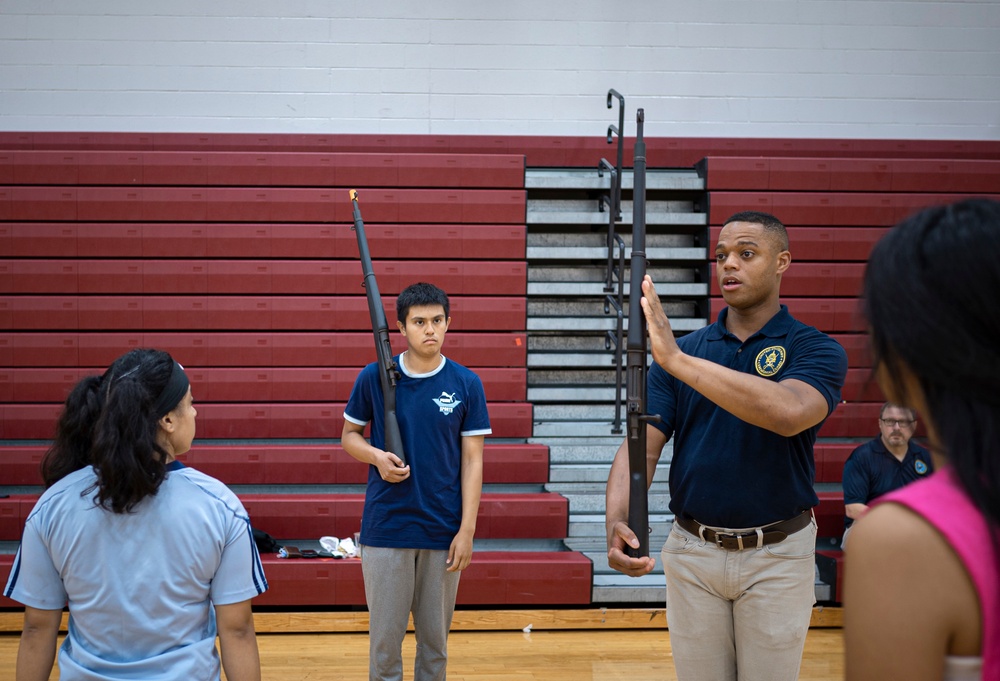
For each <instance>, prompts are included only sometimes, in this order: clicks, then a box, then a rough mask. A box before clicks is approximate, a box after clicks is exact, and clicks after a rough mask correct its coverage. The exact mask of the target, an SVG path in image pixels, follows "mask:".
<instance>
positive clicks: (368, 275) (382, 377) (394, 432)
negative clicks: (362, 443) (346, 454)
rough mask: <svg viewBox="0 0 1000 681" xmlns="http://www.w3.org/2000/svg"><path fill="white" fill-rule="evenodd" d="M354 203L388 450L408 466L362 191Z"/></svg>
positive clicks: (354, 194) (395, 373)
mask: <svg viewBox="0 0 1000 681" xmlns="http://www.w3.org/2000/svg"><path fill="white" fill-rule="evenodd" d="M351 203H352V204H354V231H355V232H357V236H358V253H359V254H360V256H361V271H362V272H363V273H364V275H365V278H364V282H363V283H362V285H363V286H364V287H365V294H366V295H367V296H368V314H369V316H370V317H371V320H372V333H374V335H375V353H376V355H377V356H378V370H379V381H380V383H381V384H382V400H383V402H384V404H385V451H387V452H392V453H393V454H395V455H396V456H398V457H399V459H400V461H402V462H403V465H404V466H405V465H406V456H405V455H404V453H403V438H402V436H401V435H400V433H399V421H397V420H396V380H397V379H398V378H399V373H398V369H397V367H396V363H395V362H394V361H393V360H392V345H390V343H389V322H388V321H386V318H385V308H383V307H382V297H381V296H380V295H379V292H378V284H377V283H376V282H375V272H374V270H373V269H372V257H371V254H370V253H369V252H368V239H366V238H365V223H364V221H363V220H362V219H361V209H360V208H359V207H358V192H357V190H356V189H352V190H351Z"/></svg>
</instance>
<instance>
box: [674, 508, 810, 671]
mask: <svg viewBox="0 0 1000 681" xmlns="http://www.w3.org/2000/svg"><path fill="white" fill-rule="evenodd" d="M743 531H745V530H743ZM815 552H816V521H815V519H814V520H813V522H812V523H810V524H809V525H808V526H806V527H805V528H803V529H801V530H799V531H798V532H796V533H794V534H792V535H791V536H789V537H788V538H787V539H785V540H784V541H782V542H779V543H777V544H769V545H767V546H764V547H762V548H759V549H757V548H752V549H744V550H742V551H729V550H726V549H722V548H718V547H717V546H716V545H715V544H709V543H707V542H705V541H702V540H701V539H700V538H699V537H698V536H696V535H693V534H691V533H689V532H687V531H686V530H684V529H683V528H681V527H680V526H679V525H677V524H676V523H675V524H674V526H673V529H671V531H670V535H669V536H668V537H667V541H666V543H665V544H664V546H663V551H662V552H661V554H660V556H661V559H662V560H663V569H664V572H665V573H666V580H667V625H668V627H669V628H670V645H671V648H672V650H673V657H674V664H675V666H676V669H677V678H678V679H680V681H702V680H704V681H737V680H738V681H793V680H794V679H797V678H798V674H799V666H800V664H801V662H802V650H803V648H804V646H805V640H806V633H807V632H808V630H809V622H810V619H811V617H812V606H813V605H814V604H815V602H816V598H815V595H816V587H815V574H816V561H815Z"/></svg>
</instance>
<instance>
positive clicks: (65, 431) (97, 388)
mask: <svg viewBox="0 0 1000 681" xmlns="http://www.w3.org/2000/svg"><path fill="white" fill-rule="evenodd" d="M101 385H102V380H101V377H100V376H87V377H86V378H84V379H83V380H82V381H80V382H79V383H77V384H76V387H74V388H73V390H72V391H70V393H69V396H68V397H67V398H66V404H65V405H64V407H63V411H62V414H60V415H59V422H58V424H57V425H56V437H55V440H54V441H53V443H52V446H51V447H49V450H48V451H47V452H45V456H44V457H43V458H42V480H43V481H44V482H45V486H46V487H51V486H52V485H54V484H55V483H57V482H59V481H60V480H62V479H63V478H65V477H66V476H67V475H69V474H70V473H72V472H73V471H78V470H80V469H81V468H84V467H85V466H89V465H90V447H91V445H92V444H93V441H94V424H95V423H97V419H98V418H99V417H100V415H101V407H102V406H103V403H104V400H103V397H104V396H103V394H102V393H101Z"/></svg>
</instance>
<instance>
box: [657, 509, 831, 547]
mask: <svg viewBox="0 0 1000 681" xmlns="http://www.w3.org/2000/svg"><path fill="white" fill-rule="evenodd" d="M674 522H675V523H677V524H678V525H680V526H681V527H683V528H684V529H685V530H687V531H688V532H690V533H691V534H693V535H695V536H696V537H701V538H702V539H704V540H705V541H707V542H709V543H712V544H715V545H716V546H718V547H719V548H720V549H728V550H730V551H742V550H743V549H759V548H760V547H762V546H766V545H767V544H777V543H778V542H780V541H784V540H785V539H786V538H787V537H788V535H790V534H794V533H796V532H798V531H799V530H801V529H802V528H804V527H805V526H807V525H808V524H809V523H810V522H812V511H803V512H802V513H800V514H799V515H797V516H795V517H794V518H789V519H788V520H782V521H780V522H776V523H771V524H770V525H764V526H763V527H759V528H755V529H753V530H749V531H746V532H716V531H715V530H713V529H712V528H710V527H707V526H705V525H702V524H701V523H699V522H698V521H697V520H692V519H688V518H675V519H674Z"/></svg>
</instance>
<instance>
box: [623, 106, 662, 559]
mask: <svg viewBox="0 0 1000 681" xmlns="http://www.w3.org/2000/svg"><path fill="white" fill-rule="evenodd" d="M635 119H636V137H635V160H634V162H633V167H632V176H633V185H632V259H631V264H630V280H629V294H628V296H629V298H628V302H629V304H628V344H627V345H626V358H627V359H626V374H625V395H626V399H627V402H626V404H627V407H626V427H627V438H628V465H629V497H628V526H629V527H630V528H631V529H632V531H633V532H635V534H636V537H637V538H638V539H639V548H637V549H633V548H632V547H630V546H626V547H625V548H626V550H627V551H628V554H629V555H630V556H632V557H633V558H635V557H646V556H648V555H649V483H648V476H647V474H646V422H647V421H650V420H659V417H656V416H654V417H650V416H648V415H647V414H646V316H645V314H643V311H642V304H641V303H640V300H641V299H642V280H643V278H645V276H646V142H645V141H644V140H643V136H642V124H643V120H644V112H643V110H642V109H639V110H638V111H637V112H636V116H635Z"/></svg>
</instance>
